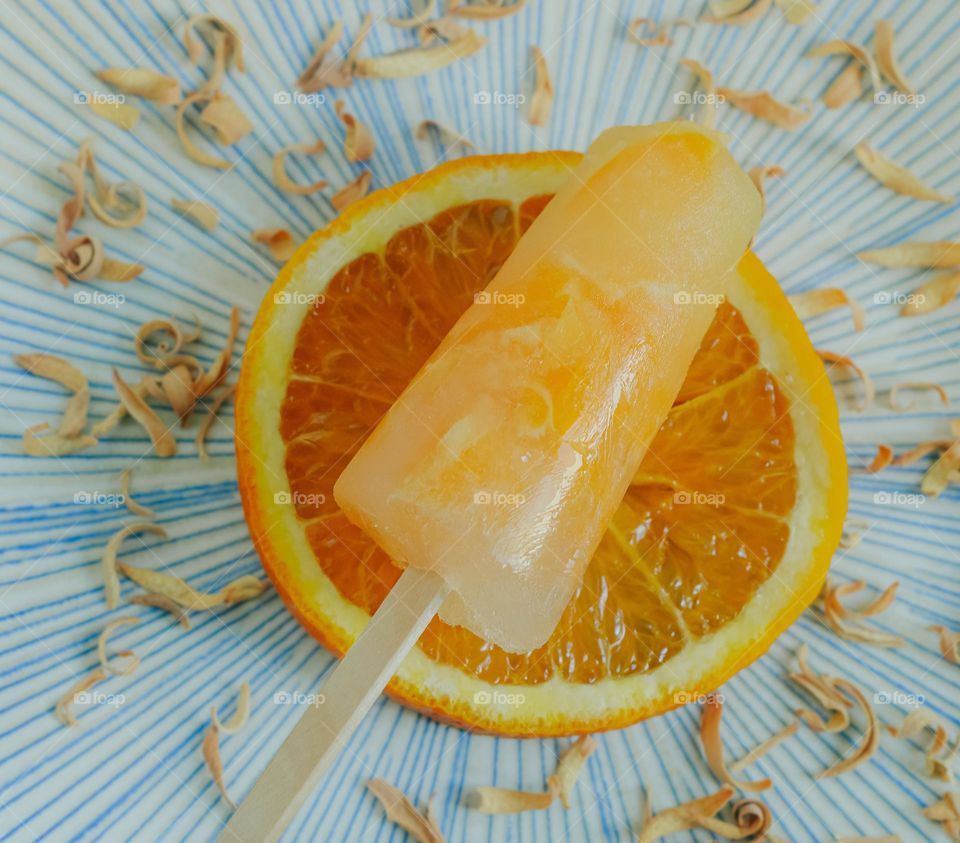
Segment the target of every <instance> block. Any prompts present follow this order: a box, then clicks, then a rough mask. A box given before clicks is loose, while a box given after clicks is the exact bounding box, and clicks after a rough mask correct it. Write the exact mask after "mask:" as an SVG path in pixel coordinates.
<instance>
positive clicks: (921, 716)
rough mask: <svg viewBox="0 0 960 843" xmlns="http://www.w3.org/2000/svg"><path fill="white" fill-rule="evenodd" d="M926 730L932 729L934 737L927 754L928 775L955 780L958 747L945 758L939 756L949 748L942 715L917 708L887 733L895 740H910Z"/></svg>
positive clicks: (888, 727) (949, 751)
mask: <svg viewBox="0 0 960 843" xmlns="http://www.w3.org/2000/svg"><path fill="white" fill-rule="evenodd" d="M925 729H930V730H931V731H932V732H933V736H932V738H931V740H930V743H929V745H928V746H927V749H926V752H925V758H926V765H927V767H926V773H927V775H928V776H931V777H932V778H937V779H941V780H943V781H951V780H952V778H953V770H952V762H953V760H954V757H955V755H956V752H957V746H960V743H958V744H957V745H955V746H954V747H953V748H952V749H948V750H947V752H946V754H945V756H944V757H943V758H938V757H937V755H938V754H939V753H940V752H941V750H943V749H944V748H946V747H947V724H946V722H945V721H944V719H943V718H942V717H940V715H938V714H936V713H934V712H932V711H930V710H929V709H925V708H917V709H914V710H913V711H911V712H910V713H909V714H907V716H906V717H904V718H903V720H902V721H901V723H900V726H899V727H893V726H887V731H888V732H889V733H890V734H891V735H893V737H895V738H903V739H905V740H908V739H910V738H915V737H917V736H918V735H920V734H921V733H922V732H923V731H924V730H925Z"/></svg>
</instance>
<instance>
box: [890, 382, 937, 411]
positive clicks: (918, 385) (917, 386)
mask: <svg viewBox="0 0 960 843" xmlns="http://www.w3.org/2000/svg"><path fill="white" fill-rule="evenodd" d="M902 389H909V390H932V391H933V392H936V393H937V395H938V396H940V401H941V403H942V404H943V406H944V407H949V406H950V396H949V395H947V391H946V390H945V389H944V388H943V387H942V386H940V384H938V383H934V382H933V381H904V382H903V383H898V384H894V385H893V386H892V387H890V407H891V409H893V410H898V411H900V412H903V411H904V410H910V409H912V408H913V406H914V405H915V404H916V403H917V402H916V400H915V399H911V400H910V401H909V402H908V403H907V404H900V403H899V402H898V401H897V396H898V395H899V394H900V390H902Z"/></svg>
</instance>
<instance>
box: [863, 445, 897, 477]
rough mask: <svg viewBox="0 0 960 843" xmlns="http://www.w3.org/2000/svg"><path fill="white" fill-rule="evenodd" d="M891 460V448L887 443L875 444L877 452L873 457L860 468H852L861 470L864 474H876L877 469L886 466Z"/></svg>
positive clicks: (879, 469)
mask: <svg viewBox="0 0 960 843" xmlns="http://www.w3.org/2000/svg"><path fill="white" fill-rule="evenodd" d="M892 462H893V448H891V447H890V446H889V445H883V444H880V445H877V453H876V454H874V455H873V459H872V460H870V462H869V463H868V464H867V465H865V466H864V467H863V468H861V469H856V468H855V469H854V471H861V472H863V473H865V474H876V473H877V472H879V471H883V469H885V468H886V467H887V466H889V465H890V464H891V463H892Z"/></svg>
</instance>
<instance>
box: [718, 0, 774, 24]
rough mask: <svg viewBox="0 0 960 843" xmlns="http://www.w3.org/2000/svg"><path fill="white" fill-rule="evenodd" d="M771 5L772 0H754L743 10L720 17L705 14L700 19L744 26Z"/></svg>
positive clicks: (755, 19) (758, 16) (760, 16)
mask: <svg viewBox="0 0 960 843" xmlns="http://www.w3.org/2000/svg"><path fill="white" fill-rule="evenodd" d="M772 5H773V0H755V2H753V3H752V4H750V5H748V6H747V7H745V8H744V9H743V11H741V12H737V13H736V14H728V15H723V16H721V17H718V16H717V15H705V16H704V17H703V18H702V20H703V21H704V23H723V24H732V25H734V26H746V25H747V24H750V23H753V22H754V21H758V20H760V18H762V17H763V16H764V15H765V14H766V13H767V12H769V11H770V9H771V7H772Z"/></svg>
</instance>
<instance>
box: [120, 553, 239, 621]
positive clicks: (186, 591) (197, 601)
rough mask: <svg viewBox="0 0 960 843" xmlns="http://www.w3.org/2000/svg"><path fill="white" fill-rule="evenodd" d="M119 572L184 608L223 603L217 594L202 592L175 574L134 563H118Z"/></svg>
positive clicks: (207, 607) (205, 606) (147, 589)
mask: <svg viewBox="0 0 960 843" xmlns="http://www.w3.org/2000/svg"><path fill="white" fill-rule="evenodd" d="M119 569H120V571H121V573H122V574H123V575H124V576H125V577H127V578H128V579H131V580H133V581H134V582H135V583H136V584H137V585H139V586H140V587H141V588H143V589H145V590H146V591H150V592H153V593H154V594H160V595H163V596H164V597H168V598H169V599H170V600H172V601H173V602H174V603H176V604H177V605H178V606H182V607H183V608H184V609H196V610H201V609H212V608H214V607H216V606H221V605H223V598H222V597H221V595H219V594H204V593H202V592H200V591H197V590H196V589H195V588H193V587H192V586H190V585H189V584H187V583H186V582H184V581H183V580H182V579H180V577H178V576H177V575H176V574H168V573H165V572H163V571H154V570H153V569H151V568H140V567H137V566H135V565H125V564H123V563H121V564H120V565H119Z"/></svg>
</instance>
